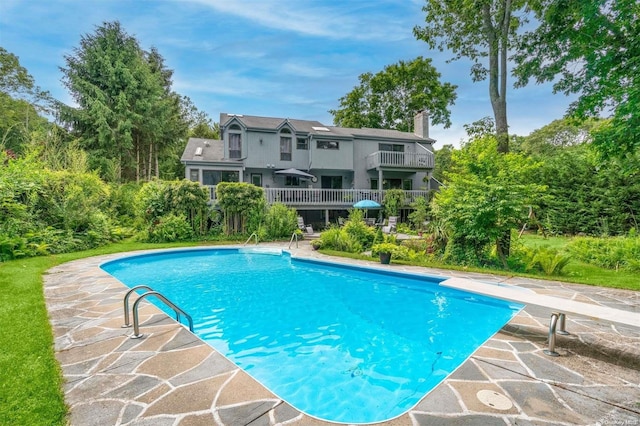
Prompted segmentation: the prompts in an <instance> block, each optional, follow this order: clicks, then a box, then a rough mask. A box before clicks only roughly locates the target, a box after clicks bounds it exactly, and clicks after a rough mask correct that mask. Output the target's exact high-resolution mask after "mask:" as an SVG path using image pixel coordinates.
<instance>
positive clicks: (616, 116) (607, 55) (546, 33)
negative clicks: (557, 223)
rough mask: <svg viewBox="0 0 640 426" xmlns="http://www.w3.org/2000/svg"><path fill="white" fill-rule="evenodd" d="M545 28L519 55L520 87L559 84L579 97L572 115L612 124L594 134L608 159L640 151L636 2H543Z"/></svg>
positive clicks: (639, 14)
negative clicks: (531, 83)
mask: <svg viewBox="0 0 640 426" xmlns="http://www.w3.org/2000/svg"><path fill="white" fill-rule="evenodd" d="M538 3H539V4H538V7H536V9H535V10H536V18H537V19H538V20H539V21H540V25H539V26H538V27H537V28H536V29H535V30H534V31H531V32H529V33H527V34H526V36H525V37H524V39H523V44H522V46H523V48H522V49H520V50H519V51H518V52H517V54H516V55H515V59H516V61H517V63H518V66H517V67H516V69H515V74H516V75H517V76H518V82H517V84H518V85H525V84H527V83H528V82H529V80H530V79H535V81H537V82H539V83H542V82H547V81H554V86H553V88H554V91H555V92H561V93H565V94H574V93H576V94H578V95H579V97H578V99H577V101H575V102H574V103H572V104H571V106H570V108H569V111H568V114H569V115H571V116H574V117H578V118H581V119H584V118H587V117H593V116H598V115H605V116H610V118H611V121H610V123H609V124H608V125H606V126H603V127H602V128H601V129H599V130H598V131H597V132H595V133H594V143H595V144H596V146H597V147H599V149H600V151H601V152H602V153H604V154H605V156H611V155H618V154H632V153H634V152H635V151H637V150H638V149H640V3H638V1H637V0H581V1H574V0H541V1H539V2H538Z"/></svg>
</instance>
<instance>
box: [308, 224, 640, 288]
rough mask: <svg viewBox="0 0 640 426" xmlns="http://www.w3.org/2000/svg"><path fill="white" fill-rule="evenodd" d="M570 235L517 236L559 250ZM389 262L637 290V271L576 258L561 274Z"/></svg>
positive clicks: (639, 284) (527, 243) (357, 256)
mask: <svg viewBox="0 0 640 426" xmlns="http://www.w3.org/2000/svg"><path fill="white" fill-rule="evenodd" d="M569 241H570V239H569V238H566V237H547V238H544V237H542V236H538V235H532V234H525V235H523V236H522V237H521V238H520V239H519V240H518V243H521V244H523V245H525V246H527V247H530V248H534V247H549V248H553V249H556V250H562V249H563V248H564V247H566V245H567V244H568V243H569ZM320 252H321V253H324V254H327V255H330V256H339V257H345V258H349V259H359V260H372V258H371V257H369V256H365V255H362V254H355V253H346V252H340V251H334V250H327V249H321V250H320ZM392 263H395V264H402V265H414V266H423V267H429V268H438V269H449V270H455V271H468V272H480V273H485V274H493V275H502V276H519V277H526V278H537V279H542V280H552V281H562V282H568V283H576V284H587V285H595V286H600V287H609V288H618V289H626V290H635V291H640V281H638V278H637V272H632V271H625V270H619V271H614V270H611V269H604V268H600V267H598V266H594V265H589V264H587V263H584V262H580V261H577V260H575V259H574V260H571V262H569V264H568V265H567V266H566V267H565V268H564V270H563V274H562V275H552V276H548V275H542V274H533V273H520V272H514V271H505V270H502V269H490V268H480V267H471V266H457V265H448V264H445V263H440V262H437V261H420V262H410V261H400V260H396V259H392Z"/></svg>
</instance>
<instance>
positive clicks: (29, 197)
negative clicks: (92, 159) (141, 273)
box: [0, 156, 127, 260]
mask: <svg viewBox="0 0 640 426" xmlns="http://www.w3.org/2000/svg"><path fill="white" fill-rule="evenodd" d="M0 160H2V162H3V163H4V166H3V167H0V260H8V259H13V258H20V257H29V256H37V255H42V254H47V253H62V252H67V251H73V250H81V249H85V248H90V247H96V246H98V245H102V244H105V243H106V242H108V241H112V240H115V239H118V238H121V236H122V235H123V234H125V235H126V234H127V232H126V231H125V232H124V233H123V232H122V230H120V231H118V232H116V228H115V224H114V223H113V221H112V220H111V218H110V214H109V212H110V208H111V206H110V205H109V203H108V199H109V187H108V186H107V185H106V184H104V182H102V181H101V180H100V179H99V178H98V177H97V176H96V175H95V174H92V173H73V172H68V171H52V170H49V169H46V168H44V166H43V164H42V163H40V162H39V161H38V160H36V159H35V158H34V157H33V156H29V157H25V158H19V159H6V158H4V159H3V158H1V157H0Z"/></svg>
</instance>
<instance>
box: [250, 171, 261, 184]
mask: <svg viewBox="0 0 640 426" xmlns="http://www.w3.org/2000/svg"><path fill="white" fill-rule="evenodd" d="M251 183H252V184H254V185H255V186H262V174H260V173H251Z"/></svg>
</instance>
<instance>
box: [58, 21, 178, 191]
mask: <svg viewBox="0 0 640 426" xmlns="http://www.w3.org/2000/svg"><path fill="white" fill-rule="evenodd" d="M65 62H66V67H64V68H62V72H63V73H64V78H63V82H64V84H65V86H66V87H67V88H68V89H69V91H70V92H71V96H72V97H73V99H74V101H75V102H76V103H77V104H78V107H77V108H71V107H67V106H64V105H60V109H61V118H62V119H63V120H64V121H65V122H66V123H68V124H70V125H71V126H72V128H73V131H74V133H75V134H76V135H77V136H78V137H79V138H80V140H81V141H82V146H83V148H84V149H86V150H87V152H88V153H89V162H90V164H91V168H92V169H97V170H99V171H100V174H101V175H102V176H103V177H106V178H109V179H111V180H114V179H115V180H116V181H120V180H121V179H125V180H134V179H135V180H138V179H140V178H143V179H151V178H152V177H159V175H160V171H159V170H158V168H159V165H160V164H161V163H160V160H159V157H163V158H170V157H171V156H177V154H176V151H177V150H178V149H180V148H182V146H180V141H181V138H184V137H185V136H186V133H187V129H188V123H187V119H186V111H185V108H186V106H185V99H184V98H181V97H180V96H179V95H177V94H175V93H174V92H172V91H171V75H172V73H173V72H172V71H171V70H168V69H167V68H166V67H165V66H164V59H163V58H162V56H161V55H160V54H159V53H158V51H157V50H156V49H153V48H152V49H151V50H150V51H148V52H147V51H144V50H142V48H141V47H140V45H139V43H138V41H137V40H136V39H135V38H134V37H133V36H131V35H129V34H127V33H126V32H125V31H124V29H123V28H122V27H121V26H120V23H119V22H105V23H104V24H103V25H102V26H100V27H98V28H96V30H95V33H94V34H88V35H84V36H82V38H81V39H80V46H79V47H78V48H76V49H74V52H73V54H71V55H66V56H65ZM182 140H183V139H182ZM163 164H164V163H163Z"/></svg>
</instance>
